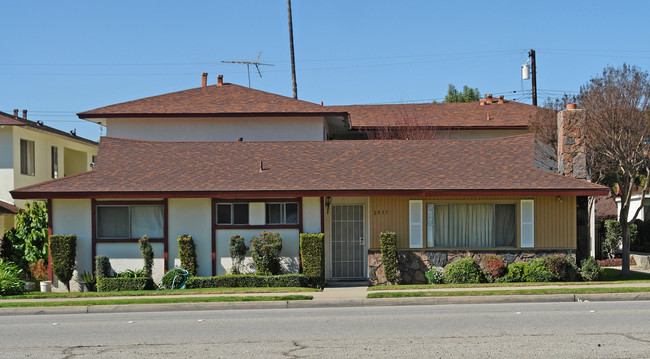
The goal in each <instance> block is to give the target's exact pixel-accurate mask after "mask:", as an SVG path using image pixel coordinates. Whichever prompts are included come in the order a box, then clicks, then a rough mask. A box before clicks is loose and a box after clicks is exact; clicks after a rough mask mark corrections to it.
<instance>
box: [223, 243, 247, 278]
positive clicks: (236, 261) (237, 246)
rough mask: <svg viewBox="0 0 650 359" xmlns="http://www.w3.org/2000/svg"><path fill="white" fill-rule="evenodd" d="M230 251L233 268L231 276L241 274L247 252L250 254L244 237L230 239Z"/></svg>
mask: <svg viewBox="0 0 650 359" xmlns="http://www.w3.org/2000/svg"><path fill="white" fill-rule="evenodd" d="M228 248H229V249H230V259H231V260H232V267H231V268H230V271H229V273H230V274H241V270H240V268H241V265H242V263H243V262H244V259H245V258H246V252H248V247H246V242H245V240H244V237H242V236H240V235H238V234H235V235H233V236H232V237H230V243H229V244H228Z"/></svg>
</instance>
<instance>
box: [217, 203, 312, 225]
mask: <svg viewBox="0 0 650 359" xmlns="http://www.w3.org/2000/svg"><path fill="white" fill-rule="evenodd" d="M236 203H248V204H250V203H264V222H266V204H267V203H296V204H297V205H298V210H297V215H298V222H297V223H284V224H266V223H265V224H250V220H249V224H219V223H217V205H219V204H236ZM301 211H302V197H297V198H213V199H212V228H214V229H262V230H263V229H297V230H299V231H300V232H302V226H303V218H302V217H303V216H302V213H301ZM249 216H250V207H249Z"/></svg>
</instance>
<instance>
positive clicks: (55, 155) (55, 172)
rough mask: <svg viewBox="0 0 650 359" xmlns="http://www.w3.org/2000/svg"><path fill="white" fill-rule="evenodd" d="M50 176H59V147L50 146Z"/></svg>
mask: <svg viewBox="0 0 650 359" xmlns="http://www.w3.org/2000/svg"><path fill="white" fill-rule="evenodd" d="M51 157H52V178H59V148H58V147H56V146H52V149H51Z"/></svg>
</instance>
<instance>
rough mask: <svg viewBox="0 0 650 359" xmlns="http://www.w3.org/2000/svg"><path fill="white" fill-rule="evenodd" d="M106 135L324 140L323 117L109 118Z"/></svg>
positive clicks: (165, 138) (151, 138) (157, 138)
mask: <svg viewBox="0 0 650 359" xmlns="http://www.w3.org/2000/svg"><path fill="white" fill-rule="evenodd" d="M105 121H106V135H107V136H110V137H118V138H128V139H137V140H147V141H236V140H237V138H238V137H242V138H243V140H244V141H321V140H324V139H326V122H325V119H324V118H323V117H285V118H282V117H271V118H245V117H233V118H226V117H223V118H222V117H219V118H147V119H143V118H109V119H106V120H105Z"/></svg>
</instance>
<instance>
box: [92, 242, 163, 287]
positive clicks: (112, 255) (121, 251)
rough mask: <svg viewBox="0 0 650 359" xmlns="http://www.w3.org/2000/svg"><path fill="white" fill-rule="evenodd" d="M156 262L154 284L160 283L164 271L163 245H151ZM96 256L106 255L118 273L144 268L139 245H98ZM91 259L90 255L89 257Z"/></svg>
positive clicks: (154, 262) (154, 261) (154, 265)
mask: <svg viewBox="0 0 650 359" xmlns="http://www.w3.org/2000/svg"><path fill="white" fill-rule="evenodd" d="M151 248H152V249H153V254H154V260H153V268H152V277H153V280H154V282H156V283H157V282H159V281H160V279H161V278H162V276H163V274H165V270H164V253H165V249H164V245H163V244H162V243H151ZM96 255H104V256H106V257H108V259H109V260H110V261H111V267H113V269H114V270H115V272H117V273H121V272H124V271H126V270H127V269H131V270H140V269H142V267H144V260H143V259H142V252H140V246H139V245H138V243H137V242H136V243H98V244H97V251H96ZM88 257H90V255H89V256H88Z"/></svg>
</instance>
